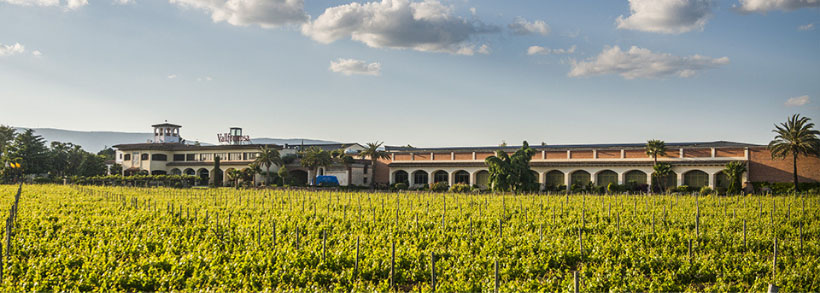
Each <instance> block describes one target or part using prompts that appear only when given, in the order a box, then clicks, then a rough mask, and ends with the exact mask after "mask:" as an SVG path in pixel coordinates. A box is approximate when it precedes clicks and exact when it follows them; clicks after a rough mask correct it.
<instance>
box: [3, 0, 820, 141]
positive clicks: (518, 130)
mask: <svg viewBox="0 0 820 293" xmlns="http://www.w3.org/2000/svg"><path fill="white" fill-rule="evenodd" d="M817 26H820V2H817V1H814V0H779V1H771V0H731V1H709V0H669V1H660V0H632V1H626V0H623V1H620V0H619V1H545V0H539V1H475V0H469V1H468V0H457V1H446V0H440V1H432V0H427V1H410V0H380V1H372V2H350V1H321V0H316V1H312V0H304V1H301V0H171V1H147V0H127V1H126V0H102V1H94V0H91V1H89V2H86V0H0V102H2V105H3V110H2V111H0V112H2V115H0V124H6V125H13V126H23V127H53V128H64V129H73V130H112V131H130V132H144V131H148V130H149V125H150V124H152V123H156V122H161V121H164V120H168V121H169V122H174V123H179V124H182V125H183V130H182V134H183V137H185V138H187V139H191V140H202V141H210V142H215V141H216V135H215V134H216V133H217V132H225V131H226V130H227V128H228V127H230V126H241V127H243V128H244V129H245V132H246V133H247V134H250V135H252V136H254V137H281V138H290V137H305V138H317V139H328V140H336V141H345V142H347V141H356V142H370V141H375V140H379V141H385V142H386V143H387V144H390V145H406V144H411V145H414V146H460V145H496V144H499V143H500V142H502V141H506V142H508V143H511V144H518V143H520V141H522V140H528V141H529V142H530V143H533V144H538V143H541V142H546V143H548V144H568V143H609V142H611V143H616V142H641V141H645V140H647V139H651V138H658V139H663V140H666V141H669V142H673V141H674V142H679V141H711V140H731V141H741V142H750V143H767V142H768V141H769V140H770V139H771V137H772V135H771V132H770V131H771V129H772V125H773V124H774V123H779V122H782V121H785V119H786V117H787V116H789V115H791V114H794V113H800V114H803V115H806V116H809V117H811V118H814V119H820V115H818V114H820V28H816V27H817Z"/></svg>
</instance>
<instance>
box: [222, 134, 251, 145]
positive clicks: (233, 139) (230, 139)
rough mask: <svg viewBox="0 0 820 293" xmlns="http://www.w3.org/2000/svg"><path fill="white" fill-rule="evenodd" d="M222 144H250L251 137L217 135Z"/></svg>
mask: <svg viewBox="0 0 820 293" xmlns="http://www.w3.org/2000/svg"><path fill="white" fill-rule="evenodd" d="M216 137H217V138H218V139H219V142H220V143H229V144H241V143H242V142H250V141H251V137H250V136H249V135H231V134H230V133H219V134H217V135H216Z"/></svg>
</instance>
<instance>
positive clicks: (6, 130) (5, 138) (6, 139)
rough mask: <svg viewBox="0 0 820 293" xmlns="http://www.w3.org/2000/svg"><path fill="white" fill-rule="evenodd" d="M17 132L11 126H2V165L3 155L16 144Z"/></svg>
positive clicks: (0, 159) (0, 137) (0, 154)
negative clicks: (9, 147)
mask: <svg viewBox="0 0 820 293" xmlns="http://www.w3.org/2000/svg"><path fill="white" fill-rule="evenodd" d="M15 136H16V132H15V130H14V128H12V127H11V126H5V125H0V163H2V162H3V154H5V153H6V148H7V147H8V146H9V145H10V144H11V143H12V142H14V138H15Z"/></svg>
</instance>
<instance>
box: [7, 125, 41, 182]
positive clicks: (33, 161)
mask: <svg viewBox="0 0 820 293" xmlns="http://www.w3.org/2000/svg"><path fill="white" fill-rule="evenodd" d="M6 148H7V150H6V156H8V158H7V160H15V161H18V162H19V163H20V164H22V169H23V173H24V174H42V173H47V172H48V171H49V170H50V166H49V165H50V164H49V163H50V162H49V151H48V148H47V147H46V144H45V140H44V139H43V137H41V136H39V135H35V134H34V131H33V130H31V129H27V130H26V131H24V132H23V133H20V134H18V135H16V136H15V138H14V141H13V142H12V144H11V145H9V146H7V147H6Z"/></svg>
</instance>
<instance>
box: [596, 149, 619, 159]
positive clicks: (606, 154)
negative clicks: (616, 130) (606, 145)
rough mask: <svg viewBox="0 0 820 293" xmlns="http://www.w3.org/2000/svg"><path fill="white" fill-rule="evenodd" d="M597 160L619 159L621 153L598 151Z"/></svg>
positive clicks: (617, 151)
mask: <svg viewBox="0 0 820 293" xmlns="http://www.w3.org/2000/svg"><path fill="white" fill-rule="evenodd" d="M598 158H599V159H620V158H621V151H620V150H606V151H598Z"/></svg>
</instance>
